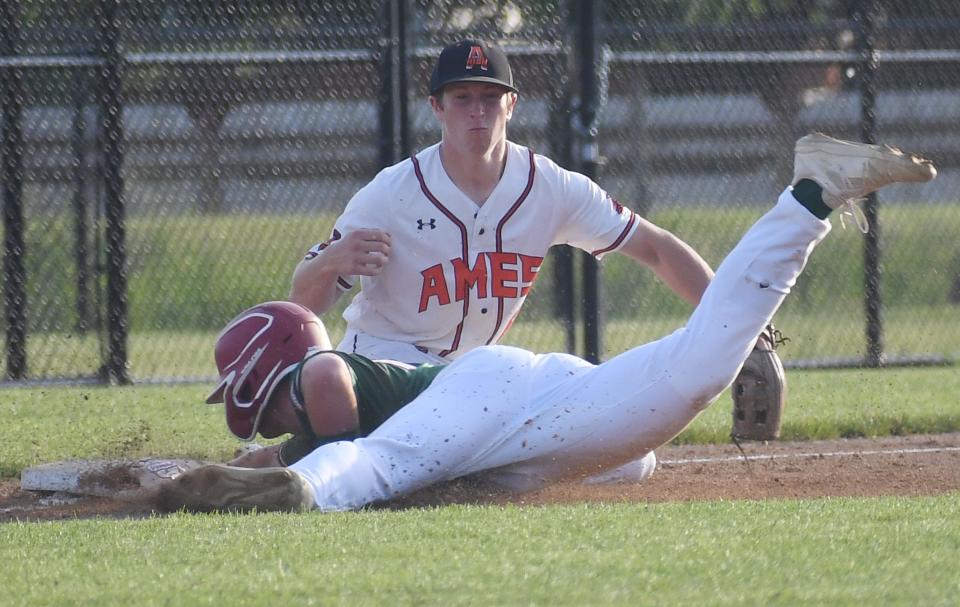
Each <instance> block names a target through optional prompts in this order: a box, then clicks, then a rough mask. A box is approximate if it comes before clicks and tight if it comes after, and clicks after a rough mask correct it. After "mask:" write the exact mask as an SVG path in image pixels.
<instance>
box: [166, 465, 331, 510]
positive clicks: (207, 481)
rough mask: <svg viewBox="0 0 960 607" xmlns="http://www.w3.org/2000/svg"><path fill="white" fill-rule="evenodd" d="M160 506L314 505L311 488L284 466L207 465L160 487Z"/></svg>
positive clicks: (259, 507)
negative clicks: (243, 466)
mask: <svg viewBox="0 0 960 607" xmlns="http://www.w3.org/2000/svg"><path fill="white" fill-rule="evenodd" d="M158 503H159V506H160V507H161V508H162V509H164V510H166V511H168V512H173V511H177V510H183V509H186V510H189V511H191V512H214V511H228V512H246V511H249V510H261V511H285V512H291V511H301V510H309V509H310V508H312V507H313V491H312V489H310V487H309V485H307V484H306V482H305V481H304V480H303V479H302V478H300V477H299V475H297V474H296V473H295V472H293V471H291V470H288V469H286V468H236V467H232V466H224V465H221V464H210V465H207V466H201V467H200V468H196V469H194V470H190V471H188V472H185V473H184V474H182V475H180V476H179V477H177V478H176V479H174V480H173V481H170V482H169V483H167V484H166V485H164V486H163V487H161V489H160V492H159V498H158Z"/></svg>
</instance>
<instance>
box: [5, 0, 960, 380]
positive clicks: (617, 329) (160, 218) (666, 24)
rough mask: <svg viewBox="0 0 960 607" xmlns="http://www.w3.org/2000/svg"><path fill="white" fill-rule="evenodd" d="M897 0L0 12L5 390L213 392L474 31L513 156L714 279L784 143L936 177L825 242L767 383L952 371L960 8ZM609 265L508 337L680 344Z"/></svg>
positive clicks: (631, 283)
mask: <svg viewBox="0 0 960 607" xmlns="http://www.w3.org/2000/svg"><path fill="white" fill-rule="evenodd" d="M905 4H906V3H893V2H876V1H867V0H863V1H856V2H855V1H839V0H837V1H830V0H821V1H818V2H767V3H755V2H747V1H746V0H743V1H734V2H726V1H724V2H721V1H719V0H715V1H708V0H681V1H671V2H615V1H611V0H608V1H607V2H604V3H602V4H597V6H596V7H594V5H593V3H590V2H576V1H573V0H548V1H543V2H526V3H513V2H502V1H497V2H479V3H478V2H434V1H428V0H415V1H413V0H387V1H385V0H363V1H353V2H328V3H315V2H306V1H301V2H283V3H268V2H262V1H260V2H256V1H249V0H232V1H229V2H220V3H190V2H178V1H173V0H170V1H161V0H153V1H146V0H143V1H141V2H124V3H119V2H116V0H86V1H82V2H74V3H63V2H55V1H52V0H50V1H45V0H22V1H20V2H4V3H2V9H0V10H2V11H3V12H2V14H0V20H2V22H0V37H2V38H0V73H2V76H3V79H2V91H0V92H2V104H3V105H2V110H3V118H2V120H3V122H2V127H3V130H2V157H3V205H4V240H5V253H4V292H5V298H4V309H5V322H4V328H3V331H4V339H5V346H6V347H5V348H4V350H3V353H2V354H0V359H2V364H3V365H4V368H5V369H6V375H7V378H8V379H14V380H51V379H71V380H76V379H78V378H90V379H95V380H100V381H102V380H114V381H128V380H136V381H161V380H168V379H181V380H182V379H190V378H193V379H198V378H209V377H211V376H212V375H213V374H214V371H215V369H214V368H213V364H212V356H211V351H212V343H213V339H214V337H215V335H216V333H217V331H218V330H219V329H220V328H221V327H222V325H223V324H224V323H225V322H226V321H227V320H229V319H230V318H231V317H232V316H233V315H235V314H236V313H237V312H238V311H240V310H241V309H243V308H245V307H247V306H249V305H252V304H254V303H257V302H260V301H265V300H269V299H283V298H285V297H286V295H287V291H288V289H289V281H290V275H291V273H292V270H293V268H294V266H295V265H296V263H297V261H298V260H299V259H300V258H301V256H302V255H303V253H304V252H305V251H306V250H307V249H308V248H309V247H310V246H312V245H313V244H315V243H316V242H318V241H321V240H324V239H326V237H327V235H328V233H329V230H330V227H331V226H332V224H333V221H334V219H335V218H336V216H337V214H338V213H339V212H340V211H341V210H342V208H343V206H344V205H345V204H346V202H347V201H348V200H349V198H350V197H351V195H352V194H353V193H354V192H355V191H356V190H357V189H359V188H360V187H361V186H362V185H363V184H364V183H366V182H367V181H368V180H369V179H370V178H372V177H373V175H375V174H376V172H377V170H379V169H380V168H381V167H383V166H386V165H389V164H392V163H393V162H397V161H399V160H401V159H402V158H404V157H405V156H406V155H408V154H409V153H410V152H412V151H414V150H416V149H419V148H422V147H425V146H427V145H430V144H432V143H433V142H435V141H436V140H438V138H439V128H438V125H437V124H436V122H435V120H434V118H433V116H432V114H431V112H430V110H429V106H428V104H427V102H426V82H427V79H428V77H429V72H430V69H431V66H432V61H433V58H434V57H435V56H436V54H437V53H438V52H439V50H440V48H442V47H443V46H444V45H445V44H447V43H449V42H451V41H453V40H456V39H460V38H463V37H466V36H468V35H469V36H478V37H484V38H489V39H493V40H496V41H497V42H499V43H500V44H501V46H503V47H504V48H505V49H506V50H507V52H508V54H509V55H510V57H511V63H512V65H513V68H514V72H515V77H516V80H517V82H518V85H519V88H520V89H521V98H520V103H519V105H518V109H517V112H516V114H515V116H514V119H513V121H512V122H511V124H510V128H509V131H508V133H509V136H510V138H511V139H512V140H514V141H517V142H518V143H522V144H525V145H529V146H531V147H533V148H534V149H536V150H537V151H538V152H541V153H544V154H546V155H548V156H551V157H552V158H554V159H555V160H557V161H558V162H559V163H560V164H562V165H564V166H568V167H570V168H573V169H575V170H581V171H583V172H585V173H587V174H593V175H595V176H596V179H597V180H598V181H599V182H600V183H601V185H603V186H604V187H605V188H606V189H607V190H608V191H609V192H611V194H613V195H614V196H616V197H617V198H618V199H620V200H622V201H623V202H624V203H625V204H627V205H628V206H630V207H632V208H634V209H635V210H637V211H638V212H641V213H642V214H643V215H645V216H647V217H649V218H650V219H652V220H653V221H654V222H656V223H659V224H661V225H663V226H664V227H667V228H669V229H671V230H673V231H674V232H676V233H677V234H679V235H680V236H681V237H683V238H684V239H685V240H687V241H688V242H690V243H691V244H692V245H693V246H694V247H695V248H697V249H698V250H699V251H700V252H701V253H702V254H703V255H704V256H705V257H706V258H707V259H708V261H710V263H711V264H713V265H716V264H717V263H719V261H720V260H721V259H722V257H723V255H724V254H725V253H726V251H728V250H729V248H730V247H731V246H732V245H733V243H734V242H735V241H736V240H737V238H738V237H739V235H740V234H742V232H743V231H744V230H745V229H746V227H747V226H748V225H749V224H750V223H751V222H752V221H753V220H755V219H756V218H757V217H758V216H759V214H760V213H761V212H762V211H763V209H764V208H765V207H766V206H768V205H769V204H770V203H771V201H772V200H774V199H775V197H776V196H777V195H778V194H779V192H780V191H781V190H782V188H783V186H784V185H786V184H787V183H789V181H790V177H791V161H792V145H793V141H794V140H795V139H796V138H797V137H798V136H800V135H801V134H803V133H805V132H807V131H810V130H823V131H826V132H828V133H830V134H834V135H837V136H841V137H849V138H856V139H864V138H867V139H870V138H872V139H875V140H877V141H884V142H887V141H889V142H893V143H896V144H898V145H901V146H903V147H904V148H908V149H910V150H912V151H917V152H921V153H923V154H925V155H927V156H929V157H931V158H933V159H935V160H936V162H937V164H938V166H939V168H940V176H939V177H938V179H937V180H936V181H934V182H931V183H929V184H925V185H923V186H910V187H891V188H889V189H887V190H884V191H883V192H882V194H881V196H880V197H879V198H878V199H876V200H871V201H869V205H868V206H869V209H870V210H871V219H872V220H873V223H874V227H873V230H872V231H871V235H870V236H868V237H862V236H861V235H860V233H859V232H858V231H857V230H856V229H855V228H854V229H852V230H851V229H848V230H847V231H846V233H843V234H840V235H835V236H834V237H833V238H831V239H829V240H828V241H827V242H826V243H825V244H824V245H823V246H822V250H819V251H818V252H817V253H816V254H815V255H814V258H813V260H812V262H811V264H810V267H809V269H808V271H807V272H806V273H805V275H804V276H803V277H802V278H801V281H800V283H798V285H797V288H796V294H795V296H793V297H792V298H791V299H790V300H789V301H788V303H787V305H786V306H785V308H784V310H783V311H782V312H781V314H780V315H779V316H778V319H777V322H778V324H779V326H780V328H781V329H782V330H784V332H785V333H787V334H788V335H789V336H790V337H791V342H790V343H789V344H788V347H787V348H786V349H785V350H783V354H784V358H785V360H786V362H787V364H788V365H794V366H804V365H815V366H825V365H837V364H882V363H891V362H894V363H896V362H905V363H922V362H941V361H944V360H953V359H955V358H956V357H957V356H958V354H960V345H958V344H960V329H958V328H957V325H958V323H957V320H958V319H960V314H958V312H960V310H958V306H960V245H958V244H957V242H958V241H957V238H956V234H957V233H958V232H960V206H958V205H960V197H958V196H957V195H956V192H957V191H960V183H958V182H960V170H958V164H960V137H958V135H960V132H958V131H960V42H958V38H957V36H956V31H958V29H960V9H958V8H957V7H955V6H954V4H953V3H949V2H946V0H931V1H922V0H921V1H918V2H914V3H910V6H909V7H907V6H905ZM595 8H599V9H601V10H598V11H597V12H594V9H595ZM594 149H596V150H598V151H599V156H596V155H593V154H592V153H591V150H594ZM834 223H835V224H838V223H839V222H837V221H835V222H834ZM837 229H839V226H837ZM618 257H619V256H611V258H608V261H605V262H604V263H603V264H602V265H603V267H602V280H601V281H600V286H599V287H598V289H599V291H597V287H594V278H593V275H592V274H591V263H590V262H589V260H585V259H583V257H582V256H580V255H578V254H571V253H570V251H568V250H565V249H564V248H561V249H560V250H559V251H558V252H557V254H555V255H552V256H551V257H550V259H548V261H547V263H546V264H545V266H544V270H543V271H542V272H541V276H540V278H539V280H538V281H537V285H536V287H535V288H534V290H533V292H532V294H531V297H530V300H529V301H528V303H527V304H526V306H525V309H524V311H523V313H522V314H521V316H520V319H519V321H518V322H517V323H516V324H515V325H514V327H513V328H512V329H511V331H510V333H508V335H507V340H506V341H507V342H508V343H514V344H519V345H524V346H526V347H529V348H531V349H534V350H541V351H543V350H569V351H576V352H579V353H586V354H587V355H588V356H591V355H596V356H599V357H603V358H606V357H609V356H610V355H612V354H615V353H617V352H619V351H622V350H624V349H626V348H628V347H630V346H632V345H634V344H635V343H639V342H642V341H646V340H648V339H652V338H655V337H657V336H659V335H662V334H664V333H666V332H668V331H671V330H673V329H675V328H676V327H677V326H680V325H681V324H682V323H683V320H684V318H685V317H686V315H687V314H688V313H689V309H688V308H687V306H686V305H685V304H684V303H683V302H681V301H680V300H679V299H678V298H676V297H675V296H673V295H672V294H670V293H669V292H667V291H666V289H665V288H664V287H662V286H660V285H659V284H657V282H656V280H655V279H654V278H653V276H652V275H651V274H650V273H649V272H647V271H645V270H643V269H641V268H639V267H637V266H636V265H635V264H633V263H632V262H630V261H629V260H626V259H620V258H618ZM591 292H593V293H594V295H591ZM348 299H349V295H348V296H346V297H344V298H343V300H342V302H341V306H340V307H339V308H338V309H336V310H334V311H333V312H331V313H330V314H328V315H327V316H326V317H325V319H324V320H325V321H326V322H327V324H328V326H329V327H330V329H331V333H332V334H333V336H334V337H335V338H336V337H338V336H339V335H340V334H341V333H342V331H343V323H342V321H341V319H340V316H339V315H340V311H341V310H342V307H343V305H344V304H345V303H346V301H347V300H348ZM595 301H599V302H601V303H599V304H596V303H593V302H595Z"/></svg>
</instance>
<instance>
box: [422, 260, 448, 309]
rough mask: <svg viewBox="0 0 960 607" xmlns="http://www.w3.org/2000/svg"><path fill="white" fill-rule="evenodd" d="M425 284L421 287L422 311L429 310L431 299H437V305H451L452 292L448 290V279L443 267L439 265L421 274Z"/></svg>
mask: <svg viewBox="0 0 960 607" xmlns="http://www.w3.org/2000/svg"><path fill="white" fill-rule="evenodd" d="M420 275H421V276H423V283H422V284H421V285H420V311H421V312H423V311H424V310H426V309H427V306H428V305H429V303H430V298H431V297H436V298H437V303H439V304H440V305H441V306H445V305H447V304H448V303H450V292H449V291H448V290H447V279H446V277H444V275H443V266H442V265H441V264H437V265H435V266H430V267H429V268H427V269H426V270H424V271H422V272H420Z"/></svg>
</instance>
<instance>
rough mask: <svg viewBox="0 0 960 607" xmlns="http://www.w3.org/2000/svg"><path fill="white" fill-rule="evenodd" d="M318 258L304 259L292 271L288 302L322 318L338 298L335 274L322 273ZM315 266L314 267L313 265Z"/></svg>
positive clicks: (322, 269) (321, 264) (321, 265)
mask: <svg viewBox="0 0 960 607" xmlns="http://www.w3.org/2000/svg"><path fill="white" fill-rule="evenodd" d="M317 262H321V258H320V257H315V258H313V259H304V260H303V261H301V262H300V263H299V264H297V267H296V269H294V271H293V278H292V280H291V284H290V296H289V298H288V299H289V300H290V301H292V302H293V303H298V304H300V305H301V306H305V307H307V308H310V310H312V311H313V313H314V314H316V315H317V316H322V315H323V314H325V313H326V312H327V311H329V310H330V308H332V307H333V304H335V303H336V302H337V299H339V298H340V290H339V289H338V288H337V277H338V274H337V273H336V272H333V273H331V272H329V271H324V270H325V268H324V264H323V263H322V262H321V263H317ZM314 264H315V265H314Z"/></svg>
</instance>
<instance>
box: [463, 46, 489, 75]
mask: <svg viewBox="0 0 960 607" xmlns="http://www.w3.org/2000/svg"><path fill="white" fill-rule="evenodd" d="M474 67H479V68H480V69H481V70H483V71H487V56H486V55H485V54H483V48H481V47H479V46H471V47H470V54H469V55H467V65H466V69H468V70H472V69H473V68H474Z"/></svg>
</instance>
